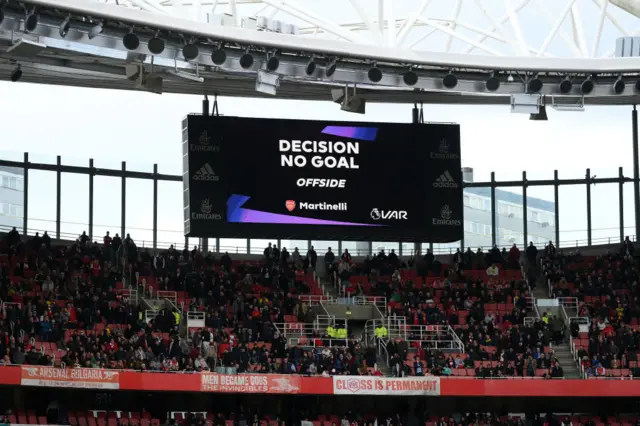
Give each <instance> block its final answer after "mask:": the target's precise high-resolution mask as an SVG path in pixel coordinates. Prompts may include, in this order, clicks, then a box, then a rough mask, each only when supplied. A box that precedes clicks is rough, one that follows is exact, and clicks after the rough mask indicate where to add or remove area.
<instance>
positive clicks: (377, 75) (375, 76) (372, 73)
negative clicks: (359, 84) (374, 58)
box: [367, 65, 382, 83]
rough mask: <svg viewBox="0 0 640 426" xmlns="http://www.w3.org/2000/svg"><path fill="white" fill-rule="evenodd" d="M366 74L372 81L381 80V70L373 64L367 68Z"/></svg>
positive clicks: (377, 81)
mask: <svg viewBox="0 0 640 426" xmlns="http://www.w3.org/2000/svg"><path fill="white" fill-rule="evenodd" d="M367 76H368V77H369V80H370V81H371V82H372V83H379V82H380V80H382V71H380V68H378V67H377V65H373V66H372V67H371V68H369V72H368V73H367Z"/></svg>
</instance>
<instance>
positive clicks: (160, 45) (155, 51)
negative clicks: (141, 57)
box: [147, 31, 164, 55]
mask: <svg viewBox="0 0 640 426" xmlns="http://www.w3.org/2000/svg"><path fill="white" fill-rule="evenodd" d="M159 35H160V31H156V33H155V34H154V35H153V38H152V39H151V40H149V42H148V43H147V49H149V52H151V54H152V55H159V54H161V53H162V52H164V40H163V39H161V38H160V37H159Z"/></svg>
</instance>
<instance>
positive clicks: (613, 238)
mask: <svg viewBox="0 0 640 426" xmlns="http://www.w3.org/2000/svg"><path fill="white" fill-rule="evenodd" d="M29 221H34V222H36V223H38V224H39V225H36V226H29V227H28V228H27V235H28V236H33V235H35V234H36V232H38V233H40V235H42V234H43V233H44V232H45V231H48V232H49V235H50V236H51V237H52V238H55V232H54V231H55V229H56V220H54V219H43V218H35V217H30V218H29ZM47 224H50V226H47ZM60 225H61V228H62V230H61V232H60V239H61V240H64V241H69V243H72V242H75V241H76V240H77V239H78V236H79V233H75V232H67V231H65V230H64V228H69V227H73V228H76V227H78V226H79V225H85V226H87V228H88V225H86V224H84V223H74V222H66V221H61V222H60ZM94 226H95V227H101V228H107V229H109V228H110V229H112V230H113V232H114V233H115V232H118V233H119V231H120V225H109V224H102V225H97V224H96V225H94ZM12 228H13V225H5V224H0V233H6V232H9V231H10V230H11V229H12ZM47 228H48V229H47ZM19 231H20V233H21V234H22V229H19ZM137 231H141V232H143V233H144V234H147V235H151V234H152V233H153V230H152V229H149V228H140V227H127V230H126V232H128V233H131V235H132V236H133V237H134V238H135V236H136V234H140V233H141V232H137ZM592 231H597V232H594V233H598V234H599V235H602V234H604V233H610V235H606V236H602V237H598V238H592V239H591V241H589V240H588V239H587V238H586V235H587V230H573V231H564V230H561V231H560V234H561V235H560V238H561V240H560V241H559V243H558V244H557V247H558V248H573V247H588V246H589V243H591V246H598V245H610V244H620V243H622V241H620V231H619V228H594V229H592ZM156 232H157V233H158V235H159V239H161V240H162V239H163V238H164V239H163V240H162V241H157V243H156V247H157V248H158V249H161V250H162V249H168V248H169V247H171V246H173V247H175V248H183V247H184V231H183V230H181V229H158V230H156ZM577 232H579V233H581V234H582V235H584V236H585V237H584V238H571V236H572V235H573V234H575V233H577ZM633 232H634V229H633V228H632V227H625V229H624V233H625V234H627V233H628V234H629V238H630V239H631V241H634V242H635V241H636V236H635V235H631V234H632V233H633ZM563 234H564V235H563ZM566 234H570V235H566ZM162 235H164V237H162ZM101 237H102V236H101V235H94V236H93V240H100V239H101ZM135 243H136V245H137V246H138V247H139V248H151V247H153V241H151V240H143V239H136V240H135ZM337 245H338V242H337V241H336V242H335V246H337ZM512 245H513V244H512V243H505V244H502V243H500V242H498V249H500V250H501V249H503V248H506V249H507V250H509V249H510V248H511V246H512ZM214 246H215V244H214ZM247 247H250V250H247ZM343 247H344V245H343ZM459 247H460V244H459V243H452V244H434V245H433V248H432V253H433V254H436V255H447V254H449V255H452V254H454V253H455V252H456V250H457V249H458V248H459ZM398 248H400V247H398ZM427 248H429V246H428V244H423V245H422V248H421V249H420V252H418V251H417V250H415V249H413V248H408V247H406V246H403V247H402V255H403V256H414V255H416V254H424V253H426V251H427ZM473 248H475V249H477V248H480V249H482V250H483V251H484V252H487V251H489V250H491V249H492V248H493V246H473ZM299 249H300V252H301V253H304V252H305V250H307V248H306V247H299ZM287 250H289V252H290V253H293V250H294V248H293V247H287ZM316 250H317V251H318V252H319V254H322V250H320V249H318V248H316ZM374 250H375V249H374ZM210 251H211V252H215V251H216V248H215V247H210ZM217 252H218V253H225V252H228V253H230V254H256V255H261V254H263V252H264V247H261V246H260V245H259V244H246V243H245V244H244V245H228V244H225V243H224V241H223V240H221V241H220V246H219V247H218V248H217ZM349 252H350V253H351V255H352V256H367V255H372V254H375V253H372V252H371V251H370V250H369V249H368V248H367V249H362V248H357V247H349Z"/></svg>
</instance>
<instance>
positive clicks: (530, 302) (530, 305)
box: [525, 296, 540, 318]
mask: <svg viewBox="0 0 640 426" xmlns="http://www.w3.org/2000/svg"><path fill="white" fill-rule="evenodd" d="M525 300H526V301H527V310H528V311H530V312H535V314H536V317H538V318H540V311H539V310H538V304H537V303H536V298H535V297H533V296H527V297H525Z"/></svg>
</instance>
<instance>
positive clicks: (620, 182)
mask: <svg viewBox="0 0 640 426" xmlns="http://www.w3.org/2000/svg"><path fill="white" fill-rule="evenodd" d="M618 209H619V210H620V211H619V214H620V217H619V219H618V220H619V222H620V242H623V241H624V173H623V171H622V167H618Z"/></svg>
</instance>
